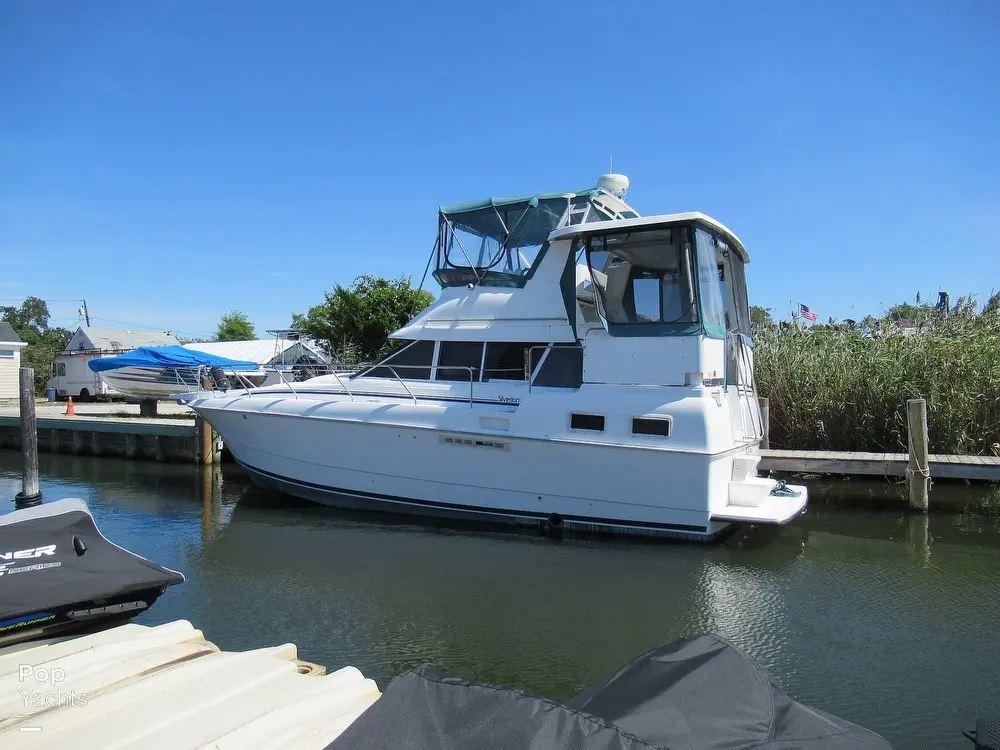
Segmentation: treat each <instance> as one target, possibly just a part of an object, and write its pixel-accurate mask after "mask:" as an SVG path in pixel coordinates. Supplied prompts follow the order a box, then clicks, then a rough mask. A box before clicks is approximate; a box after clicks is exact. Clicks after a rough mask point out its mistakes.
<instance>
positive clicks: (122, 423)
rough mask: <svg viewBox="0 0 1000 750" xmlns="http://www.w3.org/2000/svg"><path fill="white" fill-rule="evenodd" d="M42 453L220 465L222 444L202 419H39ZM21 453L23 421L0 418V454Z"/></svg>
mask: <svg viewBox="0 0 1000 750" xmlns="http://www.w3.org/2000/svg"><path fill="white" fill-rule="evenodd" d="M36 422H37V435H38V437H37V443H38V450H40V451H43V452H46V453H72V454H76V455H87V456H117V457H121V458H131V459H144V460H150V461H171V462H184V463H187V462H194V463H208V464H210V463H217V462H218V461H220V460H221V454H222V440H221V439H220V438H219V436H218V435H217V434H216V433H215V431H214V430H212V428H211V426H209V425H208V424H206V423H205V422H204V421H203V420H201V419H150V418H135V419H129V418H110V417H109V418H103V419H102V418H99V417H89V416H88V417H83V416H81V417H69V416H48V417H38V418H37V419H36ZM2 448H9V449H12V450H20V448H21V418H20V417H19V416H18V417H15V416H5V415H0V449H2Z"/></svg>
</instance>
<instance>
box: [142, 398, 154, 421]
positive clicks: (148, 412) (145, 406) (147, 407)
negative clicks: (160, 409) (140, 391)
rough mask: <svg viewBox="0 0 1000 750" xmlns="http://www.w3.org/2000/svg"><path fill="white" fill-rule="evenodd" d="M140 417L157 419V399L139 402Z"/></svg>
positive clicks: (145, 399)
mask: <svg viewBox="0 0 1000 750" xmlns="http://www.w3.org/2000/svg"><path fill="white" fill-rule="evenodd" d="M139 416H140V417H155V416H156V399H155V398H144V399H141V400H140V401H139Z"/></svg>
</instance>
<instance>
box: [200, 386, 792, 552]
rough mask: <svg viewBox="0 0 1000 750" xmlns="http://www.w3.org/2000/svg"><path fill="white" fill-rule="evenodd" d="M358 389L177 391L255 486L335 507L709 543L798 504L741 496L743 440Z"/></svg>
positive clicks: (767, 484)
mask: <svg viewBox="0 0 1000 750" xmlns="http://www.w3.org/2000/svg"><path fill="white" fill-rule="evenodd" d="M535 393H536V394H537V393H538V390H537V389H536V391H535ZM286 394H287V392H286ZM355 395H356V398H355V399H354V400H348V399H347V398H345V397H343V396H340V395H331V394H329V393H324V394H315V393H314V394H307V393H300V395H299V396H297V397H294V398H293V397H290V396H288V395H285V394H281V395H279V394H278V393H274V392H271V393H264V392H260V393H255V394H253V396H250V395H242V396H239V395H235V394H233V395H228V396H221V395H219V394H214V395H213V394H204V393H202V394H192V395H191V396H190V397H188V398H185V401H186V402H187V403H188V405H189V406H191V408H193V409H194V410H195V411H196V412H198V413H199V414H200V415H201V416H203V417H204V418H205V419H206V420H208V421H209V422H210V423H211V424H212V425H213V427H214V428H215V429H216V430H217V431H218V432H219V434H220V435H221V436H222V437H223V439H224V440H225V442H226V444H227V446H228V447H229V449H230V451H231V452H232V454H233V456H234V458H235V459H236V460H237V461H238V462H239V463H240V464H242V465H243V466H244V467H246V468H247V469H248V471H249V472H250V473H251V476H252V477H253V478H254V480H255V481H256V482H257V483H258V484H261V485H263V486H267V487H274V488H278V489H281V490H283V491H285V492H288V493H290V494H293V495H296V496H299V497H303V498H307V499H310V500H313V501H315V502H320V503H323V504H327V505H332V506H336V507H344V508H355V509H366V510H387V511H391V512H397V513H402V514H420V515H432V516H441V517H463V518H478V519H483V520H492V521H501V522H504V523H522V524H523V523H528V524H540V523H544V524H548V525H550V526H557V527H563V528H568V529H573V528H579V529H588V530H593V529H609V530H615V531H620V532H625V533H634V534H652V535H663V534H666V535H677V536H685V537H697V538H705V539H710V538H713V537H715V536H717V535H719V534H721V533H722V532H725V531H726V530H727V529H730V528H731V526H732V525H733V523H740V522H744V523H769V524H775V523H778V524H780V523H787V522H788V521H790V520H791V519H792V518H794V517H795V516H797V515H799V514H800V513H801V512H802V510H803V509H804V507H805V505H806V499H807V495H806V492H805V488H800V487H795V488H793V491H794V492H796V493H797V494H796V495H795V496H792V497H783V496H780V495H779V496H770V495H769V492H770V490H771V489H772V488H773V487H774V484H775V483H774V482H773V480H769V479H764V478H757V477H751V478H748V479H747V481H746V482H743V483H737V484H739V487H738V488H737V489H738V490H739V492H737V493H736V494H737V495H740V497H739V498H736V497H735V495H734V490H733V485H734V482H733V474H734V463H736V462H737V461H739V460H747V459H748V458H750V454H749V449H750V447H749V446H746V445H744V446H736V447H731V448H730V449H729V450H726V451H722V452H719V453H715V454H708V453H705V452H697V451H694V450H687V449H684V448H683V447H682V445H683V442H682V441H681V440H676V439H675V443H677V444H678V445H679V449H677V450H670V449H663V448H661V447H659V446H656V447H654V445H653V444H651V443H650V442H649V440H648V439H647V440H645V441H643V440H642V439H641V438H640V439H637V440H635V441H634V443H633V444H631V445H630V444H626V443H625V442H624V441H619V442H617V443H616V442H613V440H614V438H613V436H608V435H605V436H603V437H602V438H598V439H594V438H592V437H589V436H581V435H580V434H579V433H578V432H573V433H571V432H569V431H568V430H566V429H563V430H562V433H565V434H560V433H559V431H558V430H557V429H556V428H555V422H554V421H553V423H552V427H551V428H549V429H547V425H546V424H545V421H546V419H547V418H549V417H552V416H554V415H558V416H559V421H560V422H561V423H563V424H564V423H565V420H564V417H565V415H566V409H565V406H564V404H563V403H562V401H563V398H562V397H557V396H547V395H544V394H543V395H542V398H541V399H539V398H538V396H537V395H536V396H533V397H532V396H529V397H528V399H525V401H523V402H521V403H519V404H518V405H516V406H515V405H508V404H505V403H503V402H500V403H498V402H497V401H492V402H491V401H490V400H489V399H488V398H484V399H482V400H477V402H476V403H474V404H470V403H468V402H462V401H453V402H450V403H449V402H448V400H447V399H446V398H445V399H440V400H438V399H434V398H428V399H414V400H413V401H408V400H405V399H397V400H386V399H381V398H367V399H362V398H360V397H357V394H355ZM484 395H485V394H484ZM646 398H648V396H646ZM701 400H702V399H690V398H689V399H686V400H685V401H684V402H683V403H682V404H681V405H680V406H678V407H677V409H676V410H675V413H676V415H677V416H676V417H675V423H678V422H679V423H680V424H684V423H686V421H687V419H686V417H690V418H691V420H692V421H694V418H695V417H697V411H698V406H699V402H700V401H701ZM541 401H544V402H547V403H545V404H544V406H545V411H542V404H541V403H540V402H541ZM532 402H533V403H532ZM710 403H714V402H711V401H710ZM625 408H630V407H629V406H628V405H627V404H626V407H625ZM685 410H686V412H688V413H687V414H686V413H685ZM640 413H642V411H640ZM726 419H727V420H728V417H726ZM519 426H522V429H518V427H519ZM726 426H727V427H728V422H727V423H726ZM529 427H530V428H531V429H530V430H529V429H528V428H529ZM519 433H520V434H519ZM740 456H742V457H743V458H742V459H741V458H738V457H740ZM755 483H756V484H755ZM754 493H756V495H754ZM748 498H749V499H748ZM754 498H756V499H754ZM731 500H735V503H731V502H730V501H731Z"/></svg>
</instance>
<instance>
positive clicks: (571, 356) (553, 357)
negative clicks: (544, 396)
mask: <svg viewBox="0 0 1000 750" xmlns="http://www.w3.org/2000/svg"><path fill="white" fill-rule="evenodd" d="M544 353H545V352H544V351H543V350H538V349H536V350H535V351H534V352H532V355H531V364H532V366H533V367H537V366H538V362H539V360H541V363H542V367H541V369H540V370H539V371H538V373H537V374H536V375H535V379H534V380H532V381H531V382H532V385H540V386H548V387H550V388H579V387H580V385H581V384H582V383H583V349H582V348H581V347H579V346H575V345H569V346H554V347H552V348H551V349H550V350H549V352H548V355H546V356H545V358H544V359H542V355H543V354H544Z"/></svg>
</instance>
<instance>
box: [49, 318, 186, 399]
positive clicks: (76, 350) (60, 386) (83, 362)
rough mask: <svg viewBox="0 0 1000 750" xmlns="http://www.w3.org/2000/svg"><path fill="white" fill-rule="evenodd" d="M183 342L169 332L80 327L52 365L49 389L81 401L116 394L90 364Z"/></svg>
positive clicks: (178, 344)
mask: <svg viewBox="0 0 1000 750" xmlns="http://www.w3.org/2000/svg"><path fill="white" fill-rule="evenodd" d="M180 343H181V342H180V341H178V340H177V338H176V337H174V336H173V335H172V334H170V333H167V332H165V331H131V330H117V329H114V328H95V327H93V326H80V327H79V328H78V329H77V330H76V333H74V334H73V337H72V338H71V339H70V340H69V343H68V344H66V348H65V349H63V352H62V354H60V355H59V356H58V357H56V359H55V362H53V363H52V377H51V378H49V382H48V387H49V388H55V389H56V393H57V394H58V395H59V396H62V397H66V396H72V397H73V398H78V399H81V400H86V399H88V398H92V397H93V396H107V395H113V394H114V392H115V391H114V389H113V388H111V387H109V386H108V384H107V383H105V382H104V381H103V380H101V377H100V376H99V375H98V374H97V373H96V372H94V371H93V370H91V369H90V368H89V367H88V366H87V363H88V362H89V361H90V360H92V359H94V358H95V357H113V356H115V355H117V354H124V353H125V352H130V351H132V350H133V349H138V348H139V347H140V346H180Z"/></svg>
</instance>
